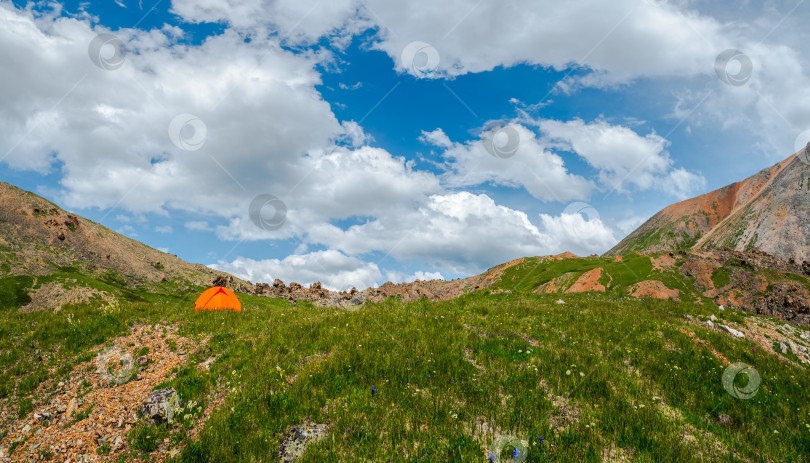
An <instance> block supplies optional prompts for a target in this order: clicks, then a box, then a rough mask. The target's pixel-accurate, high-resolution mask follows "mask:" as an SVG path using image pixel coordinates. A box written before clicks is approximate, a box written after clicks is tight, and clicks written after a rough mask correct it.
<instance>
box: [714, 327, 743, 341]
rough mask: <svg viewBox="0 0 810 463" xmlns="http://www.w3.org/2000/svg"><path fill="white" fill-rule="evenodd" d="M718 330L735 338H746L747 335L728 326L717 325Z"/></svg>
mask: <svg viewBox="0 0 810 463" xmlns="http://www.w3.org/2000/svg"><path fill="white" fill-rule="evenodd" d="M717 327H718V328H720V329H721V330H723V331H725V332H726V333H728V334H730V335H732V336H734V337H735V338H745V333H743V332H742V331H740V330H735V329H734V328H732V327H730V326H726V325H717Z"/></svg>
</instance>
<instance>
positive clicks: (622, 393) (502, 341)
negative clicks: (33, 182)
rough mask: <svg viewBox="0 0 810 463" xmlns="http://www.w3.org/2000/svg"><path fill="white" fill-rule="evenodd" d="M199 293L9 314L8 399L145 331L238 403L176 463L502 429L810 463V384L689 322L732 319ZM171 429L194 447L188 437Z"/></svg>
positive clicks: (421, 443)
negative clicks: (298, 441) (180, 352)
mask: <svg viewBox="0 0 810 463" xmlns="http://www.w3.org/2000/svg"><path fill="white" fill-rule="evenodd" d="M572 264H573V263H572ZM631 268H633V267H632V264H631ZM510 270H511V269H510ZM561 270H562V268H561ZM634 271H636V270H635V269H634ZM507 272H508V270H507ZM506 275H508V273H506V274H505V276H506ZM544 278H545V277H544ZM194 296H196V293H193V294H192V293H189V294H187V295H186V296H185V297H183V298H178V297H176V296H175V295H173V294H166V293H164V294H152V293H150V294H148V295H144V298H145V299H146V300H144V301H135V302H127V303H123V304H121V307H120V308H119V309H118V311H117V312H115V313H109V314H102V315H99V313H98V311H97V308H95V307H92V306H90V305H80V306H72V307H65V308H63V310H62V311H61V312H60V313H58V314H52V313H50V312H39V313H34V314H20V313H18V312H17V311H16V310H8V309H6V310H3V312H2V316H3V322H2V325H0V327H1V328H0V329H2V330H3V332H2V336H0V339H2V341H0V352H2V354H1V355H0V369H2V374H3V375H4V376H3V377H2V379H3V381H2V383H3V384H7V383H6V381H5V380H10V383H11V384H15V385H16V391H13V392H12V393H10V394H8V397H7V398H6V399H4V400H13V401H14V404H15V405H17V406H25V405H26V404H28V403H30V402H31V401H34V402H35V401H36V400H37V394H41V393H43V392H42V391H41V389H40V390H37V389H36V388H35V387H32V386H31V385H32V384H34V383H37V384H38V382H37V379H36V378H38V377H39V376H41V375H42V372H43V370H42V368H38V367H37V365H36V362H34V361H30V362H28V360H26V359H29V358H31V357H33V356H35V355H42V354H43V353H45V354H47V358H48V359H49V360H48V361H47V362H46V363H45V365H43V367H55V368H56V369H57V371H58V374H57V375H56V376H57V379H58V376H59V374H62V375H66V374H69V373H70V367H71V365H73V364H76V363H77V362H80V361H86V360H89V359H85V358H83V357H82V352H84V351H86V350H88V349H89V348H90V347H92V346H94V345H98V344H100V343H102V342H104V341H105V340H108V339H110V338H111V337H113V336H116V335H120V334H122V333H124V332H125V331H126V330H127V327H128V326H129V325H132V324H135V323H161V324H177V325H180V326H181V328H182V332H183V333H184V334H185V335H187V336H189V337H208V336H211V341H209V345H208V347H210V348H211V349H212V353H211V354H208V355H212V354H213V355H218V357H217V361H216V362H214V364H213V365H212V371H211V373H210V374H209V375H204V374H202V373H201V372H199V371H198V370H197V369H196V368H195V367H194V366H193V365H189V368H184V369H182V370H180V371H178V372H176V376H175V378H174V379H171V380H170V381H169V383H167V384H171V385H174V386H176V387H177V388H178V390H179V391H180V393H181V395H182V396H183V398H184V400H186V401H188V400H204V397H205V396H206V394H207V393H208V392H209V391H210V390H212V389H213V388H215V387H216V385H217V384H221V385H222V384H224V385H226V386H227V387H228V390H229V391H230V393H229V396H228V399H227V403H226V404H225V406H223V407H221V408H220V409H219V410H218V411H217V412H216V413H215V414H214V415H213V416H212V418H211V419H210V420H209V422H208V425H207V426H206V428H205V430H204V431H203V433H202V435H201V437H200V438H199V439H198V440H196V441H194V442H192V443H190V444H189V445H188V446H187V447H186V449H185V451H184V452H183V453H181V454H180V455H179V456H178V457H176V461H224V462H230V461H274V460H275V458H276V455H277V452H278V447H279V445H280V442H281V440H282V439H283V437H284V433H285V430H286V429H287V427H288V426H291V425H295V424H300V423H302V422H304V421H306V420H311V421H314V422H328V423H330V425H331V427H330V434H329V436H328V437H327V438H326V439H325V440H323V441H321V442H319V443H317V444H314V445H313V446H311V447H310V448H309V450H308V452H307V453H306V454H305V455H304V457H303V460H302V461H305V462H316V461H317V462H330V461H335V462H336V461H422V460H424V461H484V460H485V453H484V449H485V448H486V447H488V446H489V445H490V444H491V442H492V440H493V438H494V437H495V436H496V434H495V432H497V434H502V435H514V436H518V437H520V438H522V439H524V440H526V441H528V442H536V441H537V438H538V437H545V440H544V442H543V443H542V444H537V445H529V454H528V458H527V460H526V461H529V462H534V461H583V460H584V461H598V460H601V459H602V457H603V456H604V455H605V453H606V452H608V454H610V453H609V452H612V451H613V452H615V451H619V450H617V449H623V450H621V452H624V453H625V454H626V455H628V456H630V457H632V459H633V461H706V460H713V461H742V460H743V459H747V460H749V461H764V460H771V461H806V456H805V454H803V453H797V452H800V451H801V449H807V448H810V432H808V430H807V427H806V426H807V423H808V421H809V420H808V418H810V415H808V412H810V410H809V409H808V408H807V405H806V404H807V403H808V399H809V398H810V397H808V393H807V392H806V389H805V388H804V387H802V386H804V385H807V384H808V381H807V380H808V379H810V378H809V377H808V374H807V372H806V370H805V369H803V368H800V367H798V366H792V365H788V364H785V363H784V362H782V361H780V360H779V359H777V358H776V357H774V356H771V355H768V354H764V353H762V352H759V351H757V352H752V350H751V347H752V345H751V344H750V343H748V342H747V341H744V340H742V341H741V340H736V339H732V338H730V337H729V336H727V335H725V334H722V333H717V332H710V331H707V330H705V329H703V328H699V327H695V326H694V325H687V324H686V322H685V320H684V318H683V315H684V314H686V313H689V314H692V315H698V314H702V315H709V314H715V315H716V316H718V317H720V318H721V319H722V318H724V317H728V316H731V315H730V314H728V315H727V314H724V313H723V312H718V311H714V310H713V309H709V308H708V307H704V308H700V307H695V306H694V305H690V304H683V303H673V302H660V301H646V300H635V299H630V298H623V297H618V296H616V295H613V294H607V295H594V294H577V295H565V296H564V298H565V300H566V301H567V303H566V304H555V303H554V301H555V300H556V299H558V298H559V296H558V295H549V296H539V295H527V294H512V295H506V294H501V295H485V294H483V293H476V294H471V295H468V296H464V297H462V298H459V299H457V300H454V301H449V302H427V301H421V302H414V303H409V304H403V303H400V302H397V301H394V300H389V301H386V302H384V303H380V304H368V305H367V306H365V307H363V308H362V309H360V310H357V311H351V312H350V311H344V310H338V309H328V308H315V307H311V306H307V305H304V304H302V305H301V306H299V307H291V306H289V304H288V303H287V302H286V301H281V300H275V299H268V298H258V297H251V296H240V297H241V298H242V301H243V306H244V311H243V312H242V313H241V314H233V313H221V312H202V313H201V312H196V313H195V312H193V311H192V310H190V306H191V304H192V303H193V298H194ZM4 300H5V299H4ZM164 301H168V303H164ZM68 315H69V316H70V317H69V318H68ZM68 319H70V320H72V321H71V322H69V321H68ZM682 330H689V331H693V332H694V333H695V336H697V337H699V338H700V339H702V340H705V341H708V342H710V343H711V345H712V346H714V347H715V348H716V349H718V350H719V351H720V352H722V353H723V355H725V356H726V357H728V358H729V359H731V360H732V361H743V362H746V363H748V364H751V365H753V366H754V367H755V368H756V369H757V370H758V371H759V372H760V374H761V376H762V386H761V387H760V390H759V392H758V394H757V396H756V397H755V398H754V399H751V400H740V399H735V398H734V397H731V396H730V395H729V394H728V393H727V392H726V391H725V389H724V388H723V385H722V383H721V375H722V372H723V370H724V367H725V365H723V364H722V362H721V361H719V360H717V359H716V358H715V357H714V356H713V355H712V354H711V351H710V350H709V349H708V348H707V347H706V346H705V345H703V344H697V343H695V342H694V340H693V339H692V338H691V337H690V336H689V335H687V334H685V333H684V332H683V331H682ZM659 332H660V333H661V335H659V334H658V333H659ZM79 333H83V334H81V335H80V334H79ZM90 334H92V335H90ZM563 334H564V336H563ZM529 341H532V342H534V341H536V343H537V344H538V346H537V347H534V346H532V345H530V344H529ZM32 343H33V344H35V345H36V346H37V348H36V350H35V352H31V349H29V348H28V346H29V345H31V344H32ZM57 346H59V347H60V349H59V352H58V354H57V353H55V349H56V347H57ZM465 356H471V360H474V362H475V364H477V365H479V366H481V367H482V370H479V369H478V368H476V367H475V366H474V365H473V364H472V363H471V362H469V361H467V360H465ZM200 359H201V357H197V358H195V361H199V360H200ZM26 362H28V363H26ZM191 363H192V364H193V362H191ZM277 367H278V368H277ZM280 370H283V373H282V372H281V371H280ZM568 371H570V372H571V373H570V374H567V372H568ZM580 373H582V375H580ZM291 376H294V377H295V378H296V379H295V381H293V382H292V383H290V382H289V381H288V379H289V378H290V377H291ZM11 377H13V379H11ZM30 378H34V379H30ZM40 379H41V378H40ZM544 384H545V385H546V386H545V387H544ZM372 385H373V386H375V388H376V391H377V394H376V395H375V397H371V393H370V387H371V386H372ZM557 397H561V398H563V399H565V401H567V404H568V405H567V407H569V408H570V410H574V411H575V414H574V412H570V413H571V414H574V415H575V418H574V419H571V420H569V422H568V426H567V428H566V429H565V430H561V429H554V428H555V426H554V424H559V423H560V422H561V420H562V422H563V423H564V422H565V420H564V419H563V418H564V417H562V416H560V415H561V410H560V409H559V407H558V406H555V398H557ZM655 398H658V399H655ZM659 399H661V400H659ZM26 401H28V402H26ZM661 401H663V402H665V403H666V405H659V402H661ZM557 405H559V404H557ZM29 406H30V405H29ZM570 410H569V411H570ZM673 410H674V411H673ZM721 413H722V414H724V415H727V416H728V417H729V424H722V423H721V422H720V418H719V417H720V414H721ZM484 422H486V423H487V428H488V429H489V430H490V432H489V433H484V432H483V431H482V423H484ZM493 430H494V431H495V432H492V431H493ZM774 430H776V431H778V432H779V434H774V433H773V431H774ZM156 431H157V430H149V432H156ZM161 432H163V433H165V435H167V436H169V435H170V436H173V437H172V438H173V439H175V440H178V439H182V436H183V435H184V433H186V432H187V430H185V429H183V428H182V427H176V428H171V429H164V430H162V431H161ZM139 435H141V436H142V435H143V433H141V434H138V433H134V434H133V436H132V444H133V446H134V447H135V449H133V450H132V451H131V453H129V454H128V455H127V457H126V458H129V459H131V460H132V461H135V460H136V459H140V458H141V457H142V456H146V457H148V455H149V453H142V451H141V450H137V447H138V446H137V443H138V442H139V441H138V436H139Z"/></svg>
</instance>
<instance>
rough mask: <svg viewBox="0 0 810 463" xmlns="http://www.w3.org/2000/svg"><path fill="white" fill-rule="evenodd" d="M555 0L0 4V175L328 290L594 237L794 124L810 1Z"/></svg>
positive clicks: (799, 125)
mask: <svg viewBox="0 0 810 463" xmlns="http://www.w3.org/2000/svg"><path fill="white" fill-rule="evenodd" d="M557 3H559V2H551V1H514V2H510V3H507V4H500V3H498V2H490V1H489V0H481V1H478V0H475V1H462V0H458V1H447V2H442V3H441V4H436V3H435V2H423V1H413V2H408V3H407V4H401V2H393V1H385V0H368V1H364V2H359V1H355V0H339V1H337V0H336V1H333V2H319V1H316V0H300V1H292V0H274V1H250V2H249V1H244V0H223V1H209V0H203V1H192V0H171V1H169V0H164V1H158V2H150V1H146V0H144V1H142V2H140V3H139V2H134V1H127V0H121V1H118V2H115V1H113V2H63V3H61V4H60V3H44V2H43V3H23V2H16V1H15V2H7V1H0V30H2V31H3V32H0V59H3V62H4V63H7V64H8V66H5V69H4V70H2V71H0V83H2V86H0V98H2V104H0V126H2V128H0V131H2V132H3V133H2V137H0V154H2V158H0V180H3V181H6V182H9V183H12V184H14V185H17V186H20V187H22V188H25V189H28V190H31V191H34V192H36V193H38V194H41V195H43V196H45V197H47V198H48V199H51V200H52V201H54V202H57V203H58V204H60V205H62V206H63V207H66V208H68V209H70V210H73V211H75V212H77V213H79V214H81V215H83V216H85V217H88V218H90V219H92V220H96V221H99V222H101V223H102V224H104V225H106V226H108V227H110V228H112V229H114V230H116V231H119V232H121V233H123V234H125V235H127V236H130V237H132V238H134V239H137V240H140V241H143V242H145V243H147V244H149V245H150V246H153V247H155V248H158V249H163V250H166V251H168V252H171V253H173V254H177V255H178V256H180V257H181V258H183V259H186V260H188V261H192V262H200V263H204V264H207V265H214V266H216V267H217V268H221V269H224V270H227V271H231V272H233V273H235V274H237V275H239V276H243V277H246V278H249V279H250V280H252V281H272V280H273V279H274V278H281V279H282V280H284V281H286V282H289V281H298V282H300V283H305V284H306V283H311V282H313V281H322V282H324V284H325V286H327V287H331V288H338V289H346V288H350V287H351V286H357V287H359V288H361V287H365V286H369V285H377V284H380V283H382V282H384V281H386V280H393V281H408V280H412V279H414V278H423V279H424V278H435V277H443V278H454V277H459V276H467V275H469V274H473V273H479V272H481V271H483V270H485V269H486V268H488V267H490V266H493V265H496V264H498V263H501V262H504V261H507V260H510V259H513V258H517V257H521V256H524V255H536V254H553V253H559V252H563V251H573V252H575V253H578V254H590V253H601V252H604V251H606V250H607V249H609V248H610V247H611V246H612V245H613V244H615V243H616V242H618V240H620V239H621V238H622V237H624V236H625V235H626V234H627V233H629V232H630V231H632V230H633V229H634V228H635V227H637V226H638V225H640V224H641V223H642V222H643V221H644V220H646V219H647V218H648V217H649V216H651V215H652V214H654V213H655V212H657V211H658V210H660V209H661V208H663V207H665V206H666V205H668V204H671V203H673V202H676V201H679V200H682V199H685V198H688V197H691V196H695V195H698V194H701V193H705V192H707V191H710V190H712V189H716V188H719V187H721V186H724V185H726V184H728V183H731V182H734V181H737V180H741V179H743V178H745V177H747V176H749V175H751V174H753V173H755V172H757V171H759V170H761V169H763V168H765V167H768V166H769V165H772V164H774V163H776V162H778V161H780V160H781V159H783V158H786V157H787V156H789V155H790V154H792V153H793V152H794V151H795V150H796V149H797V147H798V146H802V145H803V144H804V143H806V142H807V141H810V132H807V130H808V129H810V104H808V103H810V85H808V84H810V81H809V80H808V70H807V68H808V51H807V50H806V47H803V46H802V44H804V43H806V39H807V38H808V37H806V35H807V33H806V32H804V31H803V28H802V27H801V25H802V24H806V21H807V19H810V10H809V9H810V6H808V5H804V4H802V2H798V1H797V2H789V1H772V2H761V3H752V2H743V3H741V4H738V3H734V4H727V5H725V6H724V5H723V4H719V3H717V2H712V3H709V2H700V1H693V0H681V1H676V0H670V1H653V0H617V1H615V2H610V3H609V4H608V2H598V1H593V0H579V1H574V2H567V3H565V4H563V5H559V4H557ZM103 34H109V35H103ZM98 36H101V37H106V38H105V39H103V40H102V39H96V40H101V42H98V41H97V42H96V43H106V44H107V45H106V46H105V47H101V48H96V49H94V48H93V47H92V45H91V44H92V43H93V40H94V39H95V38H96V37H98ZM115 44H118V45H119V46H120V49H121V50H126V52H125V53H124V54H121V55H120V56H117V55H115V49H114V48H113V47H112V46H111V45H115ZM94 50H95V51H94ZM726 50H738V52H736V53H731V54H728V53H726V54H725V55H724V54H723V53H724V51H726ZM94 53H95V55H94ZM724 56H731V57H732V58H731V59H724V58H723V57H724ZM117 58H120V60H118V61H116V59H117ZM729 76H730V77H729ZM735 79H736V80H735ZM195 137H197V138H195ZM493 140H494V141H493ZM511 142H514V145H510V144H509V143H511ZM493 143H494V144H495V146H496V149H495V155H493V152H492V149H491V148H492V146H493ZM487 144H489V145H487ZM498 146H501V147H506V146H512V147H513V148H514V150H513V151H510V152H509V153H508V154H503V153H501V154H500V155H498V152H497V150H498ZM488 147H489V148H490V150H489V151H488V150H487V148H488ZM262 195H264V196H262ZM267 195H272V197H276V198H278V200H279V201H280V203H281V204H283V205H284V209H285V210H286V214H284V215H278V210H276V209H275V208H274V207H273V204H279V203H269V202H267V201H266V198H267V197H268V196H267ZM256 198H265V200H264V202H263V203H260V204H258V206H257V208H254V209H255V210H253V212H254V214H253V215H251V210H252V209H251V204H257V203H255V201H254V200H255V199H256ZM262 205H263V206H262ZM274 214H275V215H274ZM262 218H263V220H262ZM274 219H279V220H278V222H279V223H276V222H273V220H274ZM271 222H272V223H271ZM268 224H270V225H268Z"/></svg>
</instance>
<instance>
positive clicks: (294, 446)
mask: <svg viewBox="0 0 810 463" xmlns="http://www.w3.org/2000/svg"><path fill="white" fill-rule="evenodd" d="M328 430H329V425H328V424H318V423H304V424H301V425H298V426H293V427H291V428H290V429H289V430H288V432H287V437H286V438H285V439H284V442H282V443H281V447H280V448H279V457H280V458H281V461H282V463H291V462H294V461H298V460H299V459H300V458H301V456H302V455H303V454H304V452H306V449H307V446H308V445H310V444H312V443H314V442H317V441H319V440H321V439H323V438H324V437H326V435H327V434H328Z"/></svg>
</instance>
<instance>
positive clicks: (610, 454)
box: [602, 443, 634, 463]
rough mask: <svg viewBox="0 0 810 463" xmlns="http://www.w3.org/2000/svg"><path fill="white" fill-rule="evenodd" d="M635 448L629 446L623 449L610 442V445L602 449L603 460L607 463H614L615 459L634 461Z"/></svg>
mask: <svg viewBox="0 0 810 463" xmlns="http://www.w3.org/2000/svg"><path fill="white" fill-rule="evenodd" d="M633 453H634V452H633V449H631V448H630V447H627V448H626V449H623V448H621V447H617V446H616V444H615V443H614V444H610V447H605V448H603V449H602V461H603V462H605V463H612V462H614V461H633Z"/></svg>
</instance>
